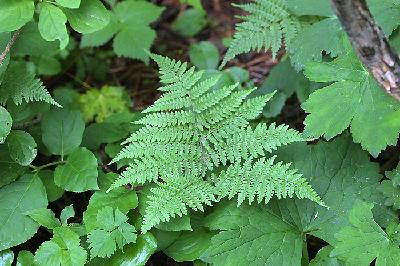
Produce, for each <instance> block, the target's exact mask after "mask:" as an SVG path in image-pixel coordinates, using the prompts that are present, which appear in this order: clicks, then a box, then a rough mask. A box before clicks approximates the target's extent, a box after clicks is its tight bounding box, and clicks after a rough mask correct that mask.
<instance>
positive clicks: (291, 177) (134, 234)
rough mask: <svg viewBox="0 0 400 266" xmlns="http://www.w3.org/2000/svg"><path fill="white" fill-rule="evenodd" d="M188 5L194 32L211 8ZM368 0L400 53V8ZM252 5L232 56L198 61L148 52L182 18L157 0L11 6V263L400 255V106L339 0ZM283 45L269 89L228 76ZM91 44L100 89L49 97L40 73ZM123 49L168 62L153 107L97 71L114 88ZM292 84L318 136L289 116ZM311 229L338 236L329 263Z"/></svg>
mask: <svg viewBox="0 0 400 266" xmlns="http://www.w3.org/2000/svg"><path fill="white" fill-rule="evenodd" d="M180 2H182V3H183V4H185V5H186V4H188V5H190V6H191V7H192V8H188V9H186V10H184V11H183V12H180V14H179V15H178V18H177V19H176V20H175V21H174V22H173V23H172V28H173V29H174V30H175V31H177V32H178V33H180V34H181V35H182V36H186V37H191V36H194V35H196V34H197V33H199V32H200V31H201V30H202V29H203V28H204V27H205V26H206V25H207V23H208V22H207V14H206V12H205V10H204V9H203V7H202V6H201V3H200V1H198V0H181V1H180ZM367 2H368V5H369V6H370V8H371V10H372V13H373V15H374V16H375V18H376V20H377V21H378V23H379V24H380V25H381V26H382V28H383V29H384V31H385V33H386V34H387V35H388V36H389V37H390V39H391V41H392V43H393V44H394V45H395V46H396V47H400V45H399V44H400V34H399V33H398V32H397V30H396V29H397V27H398V25H399V24H400V17H399V15H398V14H400V13H399V9H400V2H399V1H398V0H384V1H382V0H368V1H367ZM238 6H239V7H240V8H242V9H243V10H244V11H245V12H247V14H246V15H244V16H241V17H240V18H241V19H243V22H240V23H239V24H238V25H237V31H236V33H235V35H234V36H233V39H232V40H231V41H230V47H229V48H228V50H227V53H226V56H225V58H224V60H223V61H222V65H220V54H219V51H218V49H217V48H216V47H215V46H214V45H213V44H212V43H210V42H207V41H202V42H199V43H194V44H192V45H191V47H190V48H189V57H190V61H191V63H190V64H188V63H183V62H180V61H176V60H173V59H169V58H167V57H163V56H159V55H155V54H151V53H149V52H146V50H150V48H151V46H152V45H153V43H154V40H155V38H156V31H155V30H154V29H153V28H154V26H155V25H156V22H157V20H158V19H159V18H160V16H162V13H163V11H164V10H165V7H161V6H157V5H155V4H153V3H151V1H144V0H123V1H115V0H105V1H100V0H68V1H66V0H54V1H34V0H19V1H16V0H3V1H0V52H1V51H5V50H7V48H6V47H7V46H8V45H10V44H12V49H11V51H8V52H7V53H6V54H5V55H6V57H5V58H4V60H3V59H2V64H0V142H1V144H0V263H3V264H5V265H15V263H16V264H17V265H100V264H104V265H144V264H145V263H146V262H147V261H148V260H149V258H150V256H151V255H152V254H154V253H155V252H157V251H162V252H163V253H164V254H166V255H167V256H169V257H171V258H173V259H174V260H175V261H177V262H183V261H193V262H194V264H195V265H207V264H211V265H296V266H297V265H314V266H317V265H366V266H367V265H370V264H371V263H373V262H374V261H375V264H376V265H390V266H391V265H393V266H397V265H399V261H400V248H399V246H400V231H399V230H400V224H399V218H398V210H399V209H400V201H399V195H400V181H399V180H400V179H399V176H400V172H399V171H400V166H398V167H397V168H396V169H394V170H393V171H387V172H386V174H385V175H386V178H385V177H383V176H382V175H381V174H380V169H379V165H378V164H377V163H374V162H371V159H370V155H372V156H373V157H377V156H378V155H379V154H380V152H381V151H382V150H384V149H385V148H386V147H387V146H388V145H394V144H396V143H397V140H398V135H399V132H400V122H399V119H398V114H399V113H400V111H399V110H400V105H399V104H398V103H397V102H396V101H395V100H393V99H392V98H390V97H389V96H388V95H386V94H385V93H384V92H383V91H382V90H381V89H380V88H379V87H378V85H377V84H376V83H375V81H374V79H373V78H372V77H371V75H370V74H369V73H368V72H367V71H366V70H365V69H364V67H363V66H362V64H361V63H360V61H359V60H358V58H357V56H356V55H355V53H354V52H353V50H352V48H351V46H350V44H349V42H348V40H347V39H346V35H345V33H344V31H342V29H341V26H340V23H339V21H338V19H337V18H336V17H335V16H334V14H333V12H332V10H331V7H330V1H329V0H306V1H304V0H254V1H251V2H250V3H247V4H242V5H238ZM71 32H73V33H72V34H70V33H71ZM79 34H81V35H79ZM76 36H79V38H76ZM283 42H284V43H285V48H286V51H287V55H285V56H284V57H283V58H281V61H280V63H279V64H278V66H276V67H275V68H274V69H273V70H272V72H271V73H270V75H269V77H268V78H267V79H266V82H265V83H264V84H263V85H262V86H261V88H260V89H256V88H254V84H253V82H252V81H250V78H249V73H248V72H247V71H246V70H245V69H242V68H240V67H236V66H233V67H229V68H225V69H223V70H222V69H221V68H222V67H223V66H225V65H226V64H227V63H228V62H229V60H231V59H233V58H234V57H235V56H236V55H238V54H240V53H243V52H248V51H250V50H257V51H259V50H261V49H262V48H264V49H265V50H271V52H272V54H273V56H276V54H277V53H278V51H279V50H280V49H281V46H282V43H283ZM100 46H102V48H101V50H99V49H98V47H100ZM108 47H112V49H110V50H107V49H108ZM160 50H162V49H160ZM43 51H46V53H44V52H43ZM76 53H79V56H77V57H78V59H77V60H78V61H76V62H73V63H72V64H75V63H76V68H77V74H76V76H75V77H74V79H75V80H77V81H78V82H80V83H81V84H83V85H84V86H85V91H81V92H78V90H76V89H75V88H74V87H75V86H74V85H71V84H66V85H65V86H64V87H58V88H55V89H53V90H51V94H50V93H49V91H48V90H47V89H46V88H45V86H44V85H43V83H42V81H41V80H40V79H39V78H38V77H37V75H45V76H50V75H57V74H60V73H62V72H63V71H66V70H67V69H68V65H69V64H71V63H70V62H69V60H70V55H72V56H74V55H75V54H76ZM80 53H82V54H80ZM114 56H118V57H129V58H133V59H138V60H141V61H143V62H144V63H146V64H148V63H149V62H150V58H151V59H153V60H154V61H155V62H156V63H157V65H158V67H159V76H160V79H161V83H162V86H161V87H160V88H159V91H160V92H161V97H160V98H159V99H158V100H157V101H156V102H155V103H154V104H153V105H151V106H150V107H148V108H146V109H144V110H143V111H142V112H141V113H138V112H132V111H131V110H132V108H131V107H132V106H133V104H134V103H133V102H132V100H131V99H130V97H129V96H128V94H127V92H126V90H125V89H124V88H123V87H119V86H109V85H104V86H99V88H91V87H90V88H89V87H88V86H87V85H86V84H85V83H84V82H81V81H80V78H81V77H85V75H86V74H87V73H91V74H92V75H93V76H95V77H96V79H98V80H101V81H102V83H105V84H107V77H106V76H105V75H104V72H105V71H106V69H107V64H106V62H107V60H108V59H109V58H112V57H114ZM0 59H1V57H0ZM191 65H193V66H191ZM293 94H296V95H297V97H298V99H299V101H300V102H301V103H302V105H301V106H302V108H303V109H304V110H305V112H306V113H307V117H306V119H305V122H304V124H305V130H304V132H303V133H300V132H298V131H296V130H294V129H291V128H289V127H288V126H286V125H284V124H283V125H277V124H276V123H275V122H276V120H274V118H275V117H276V116H278V115H279V114H280V112H281V111H282V108H283V106H284V105H285V101H286V99H288V98H289V97H292V95H293ZM260 115H262V116H263V117H260ZM274 121H275V122H274ZM322 136H323V137H324V138H325V140H328V141H325V140H320V141H319V142H318V143H317V144H307V143H306V141H308V140H315V139H317V138H319V137H322ZM121 144H122V146H121ZM359 144H361V145H359ZM111 158H113V160H112V161H111V163H110V159H111ZM117 173H119V174H117ZM382 179H383V180H382ZM43 235H44V236H45V237H42V236H43ZM310 237H312V238H313V239H320V240H321V241H320V243H324V244H323V245H321V246H319V248H320V250H319V251H318V253H317V254H316V256H315V258H314V257H313V258H310V257H309V254H308V250H309V247H308V244H309V243H308V240H309V239H310ZM32 238H33V240H34V241H32V242H39V244H37V246H33V247H32V246H31V245H32V244H31V243H30V241H29V240H30V239H32ZM33 245H35V244H33ZM14 256H15V257H14Z"/></svg>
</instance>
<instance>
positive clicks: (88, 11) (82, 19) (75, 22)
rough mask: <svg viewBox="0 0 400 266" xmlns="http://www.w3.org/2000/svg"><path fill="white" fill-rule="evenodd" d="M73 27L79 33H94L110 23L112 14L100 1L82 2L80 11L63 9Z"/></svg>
mask: <svg viewBox="0 0 400 266" xmlns="http://www.w3.org/2000/svg"><path fill="white" fill-rule="evenodd" d="M63 10H64V12H65V14H66V15H67V17H68V22H69V24H70V25H71V27H72V28H73V29H74V30H76V31H77V32H79V33H92V32H95V31H98V30H101V29H103V28H104V27H106V26H107V25H108V23H109V22H110V13H109V11H108V10H107V9H106V8H105V6H104V5H103V4H102V3H101V1H100V0H82V3H81V5H80V7H79V8H78V9H63Z"/></svg>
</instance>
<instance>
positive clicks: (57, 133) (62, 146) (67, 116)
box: [42, 109, 85, 156]
mask: <svg viewBox="0 0 400 266" xmlns="http://www.w3.org/2000/svg"><path fill="white" fill-rule="evenodd" d="M84 130H85V122H84V121H83V118H82V114H81V113H80V112H79V111H71V110H68V109H52V111H51V112H48V113H46V114H44V115H43V119H42V140H43V143H44V145H45V146H46V148H47V149H48V150H49V152H51V153H52V154H55V155H61V156H64V155H68V154H69V153H71V152H72V151H73V150H74V149H75V148H77V147H79V145H80V144H81V142H82V136H83V131H84Z"/></svg>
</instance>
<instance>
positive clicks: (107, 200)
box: [83, 188, 138, 233]
mask: <svg viewBox="0 0 400 266" xmlns="http://www.w3.org/2000/svg"><path fill="white" fill-rule="evenodd" d="M107 206H109V207H112V208H115V209H118V210H120V211H121V212H122V213H123V214H127V213H128V211H129V210H131V209H134V208H136V207H137V206H138V197H137V195H136V192H135V191H132V190H128V189H125V188H118V189H114V190H112V191H111V192H109V193H106V192H105V191H96V192H95V193H94V194H93V195H92V197H91V198H90V201H89V205H88V207H87V209H86V211H85V212H84V213H83V221H84V224H85V227H86V231H87V232H88V233H90V232H91V231H92V230H93V229H95V228H96V224H97V221H96V217H97V213H98V211H99V210H101V209H103V208H104V207H107Z"/></svg>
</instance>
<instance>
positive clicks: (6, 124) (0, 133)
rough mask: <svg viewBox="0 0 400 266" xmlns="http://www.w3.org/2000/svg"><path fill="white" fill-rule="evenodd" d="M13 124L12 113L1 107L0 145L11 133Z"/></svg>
mask: <svg viewBox="0 0 400 266" xmlns="http://www.w3.org/2000/svg"><path fill="white" fill-rule="evenodd" d="M12 122H13V121H12V118H11V115H10V113H9V112H8V111H7V110H6V108H4V107H3V106H1V105H0V144H2V143H4V141H5V139H6V137H7V136H8V134H9V133H10V131H11V127H12Z"/></svg>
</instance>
